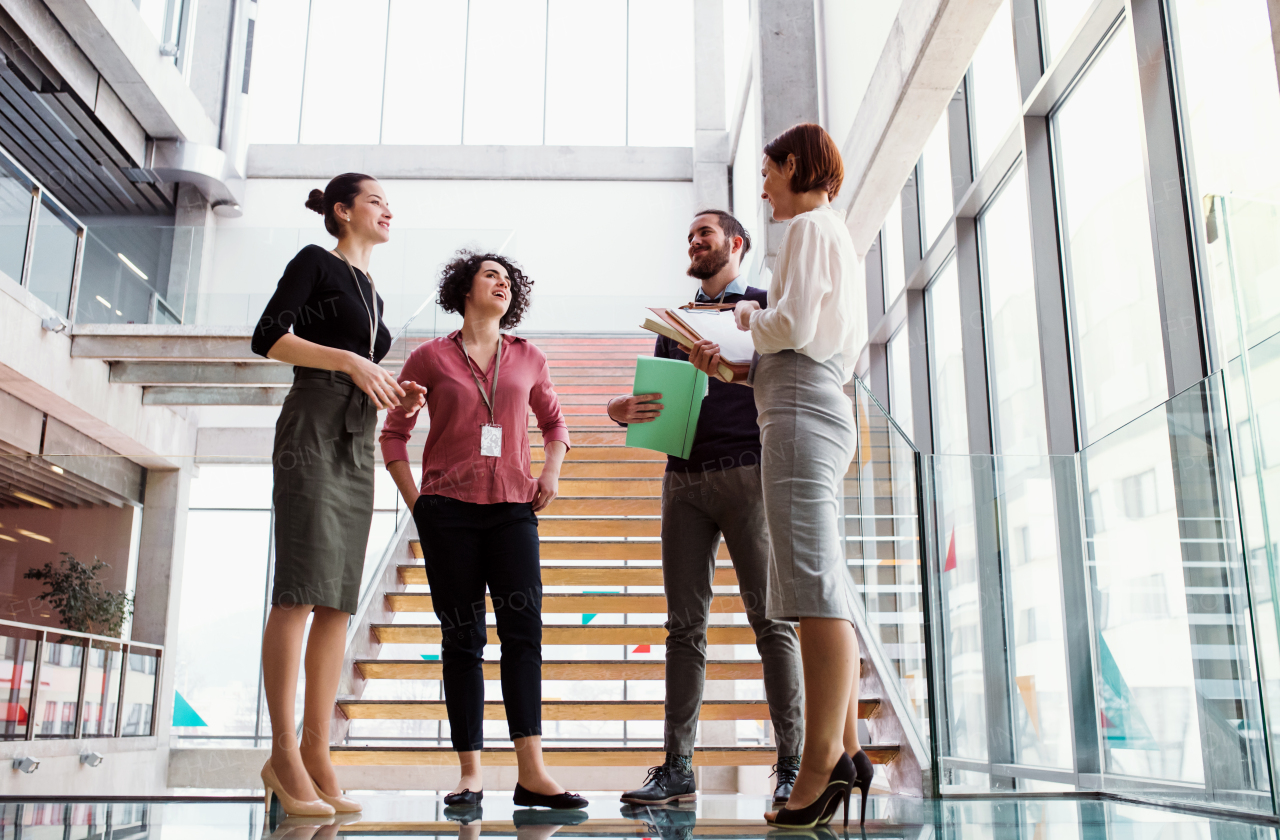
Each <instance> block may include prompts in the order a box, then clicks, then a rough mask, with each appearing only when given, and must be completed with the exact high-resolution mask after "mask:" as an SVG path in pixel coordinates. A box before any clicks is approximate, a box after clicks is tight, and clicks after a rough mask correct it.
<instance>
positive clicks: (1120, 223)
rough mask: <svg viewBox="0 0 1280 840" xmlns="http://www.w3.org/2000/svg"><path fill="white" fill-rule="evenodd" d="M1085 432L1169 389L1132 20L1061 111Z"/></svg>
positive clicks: (1113, 424) (1116, 421)
mask: <svg viewBox="0 0 1280 840" xmlns="http://www.w3.org/2000/svg"><path fill="white" fill-rule="evenodd" d="M1054 129H1055V136H1056V139H1057V142H1058V150H1059V161H1058V166H1059V169H1060V173H1061V178H1060V183H1061V195H1060V199H1059V200H1060V208H1061V212H1062V217H1063V219H1062V221H1063V225H1064V228H1065V230H1064V233H1063V240H1064V241H1065V243H1066V257H1067V272H1068V277H1069V280H1070V289H1071V304H1072V307H1071V314H1072V327H1073V334H1072V338H1073V340H1074V342H1075V354H1076V364H1077V368H1078V370H1077V375H1078V377H1079V386H1078V392H1079V393H1078V399H1079V403H1080V405H1079V410H1080V414H1081V420H1082V421H1083V422H1082V426H1083V431H1084V437H1085V438H1086V440H1097V439H1098V438H1100V437H1101V436H1103V435H1105V434H1107V433H1108V432H1111V431H1114V430H1115V429H1118V428H1119V427H1120V426H1122V425H1124V424H1125V423H1127V422H1129V421H1130V420H1132V419H1133V418H1135V417H1137V416H1138V415H1139V414H1141V413H1142V412H1143V411H1145V410H1147V409H1149V408H1151V407H1152V406H1154V405H1157V404H1159V403H1160V402H1162V401H1164V400H1165V399H1166V398H1167V397H1168V386H1167V384H1166V381H1165V364H1164V340H1163V337H1162V335H1161V327H1160V306H1159V301H1158V300H1157V297H1156V269H1155V260H1154V257H1153V255H1152V250H1153V249H1152V241H1151V223H1150V216H1149V214H1148V212H1147V189H1146V184H1145V181H1144V177H1143V172H1144V165H1143V154H1144V152H1143V128H1142V104H1141V101H1140V99H1139V96H1138V68H1137V63H1136V61H1135V59H1134V54H1133V41H1132V36H1131V34H1130V31H1129V26H1128V25H1127V24H1126V25H1124V26H1122V27H1120V28H1119V30H1118V31H1117V32H1116V33H1115V36H1114V37H1112V38H1111V40H1110V42H1109V43H1108V44H1107V46H1106V47H1105V48H1104V49H1103V51H1102V54H1101V55H1100V56H1099V57H1098V59H1097V60H1096V61H1095V62H1094V63H1093V65H1092V66H1091V67H1090V68H1089V69H1088V71H1087V72H1086V74H1085V76H1084V78H1083V79H1082V80H1081V81H1080V83H1079V85H1078V86H1077V87H1076V89H1075V91H1074V92H1072V94H1071V95H1070V97H1068V99H1067V101H1066V103H1065V104H1064V105H1063V106H1062V108H1061V109H1060V110H1059V112H1058V115H1057V118H1056V119H1055V120H1054Z"/></svg>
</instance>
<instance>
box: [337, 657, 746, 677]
mask: <svg viewBox="0 0 1280 840" xmlns="http://www.w3.org/2000/svg"><path fill="white" fill-rule="evenodd" d="M356 667H357V668H358V669H359V671H360V675H361V676H362V677H364V678H365V679H366V680H438V679H441V678H442V677H443V676H444V666H443V665H442V664H441V663H440V662H427V661H414V660H409V661H400V660H386V659H383V660H378V661H375V662H358V663H356ZM482 667H483V668H484V678H485V679H486V680H496V679H500V678H501V676H502V674H501V670H500V666H499V663H497V662H486V663H484V665H483V666H482ZM666 672H667V666H666V663H664V662H663V661H661V660H635V659H632V660H629V661H627V660H614V661H605V662H590V661H577V662H545V661H544V662H543V663H542V679H543V680H662V679H665V678H666ZM707 679H709V680H760V679H764V667H763V666H762V665H761V664H760V663H759V662H752V661H750V660H744V661H740V662H738V661H733V662H716V661H711V662H708V663H707Z"/></svg>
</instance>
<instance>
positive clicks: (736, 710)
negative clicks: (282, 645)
mask: <svg viewBox="0 0 1280 840" xmlns="http://www.w3.org/2000/svg"><path fill="white" fill-rule="evenodd" d="M338 705H339V706H341V707H342V712H343V714H345V715H346V716H347V718H348V719H350V720H448V719H449V711H448V708H447V707H446V706H445V704H444V703H443V702H439V703H432V702H421V701H420V702H405V703H395V702H382V703H339V704H338ZM879 707H880V703H879V701H877V700H866V701H860V702H859V703H858V717H860V718H863V719H866V718H869V717H871V716H872V715H873V714H875V712H876V710H877V709H878V708H879ZM484 719H485V720H506V719H507V711H506V707H505V706H504V705H503V704H502V701H501V700H490V701H487V702H486V703H485V704H484ZM542 719H543V720H664V719H665V717H664V709H663V704H662V703H661V702H649V703H626V702H611V703H574V702H550V703H543V704H542ZM698 719H699V720H759V721H765V720H769V704H768V703H716V702H715V701H712V700H708V701H705V702H704V703H703V704H702V707H701V709H700V711H699V712H698Z"/></svg>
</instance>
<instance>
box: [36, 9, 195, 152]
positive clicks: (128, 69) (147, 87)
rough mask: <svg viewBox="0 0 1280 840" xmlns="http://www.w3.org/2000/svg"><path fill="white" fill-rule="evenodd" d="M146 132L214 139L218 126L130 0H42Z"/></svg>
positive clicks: (162, 135)
mask: <svg viewBox="0 0 1280 840" xmlns="http://www.w3.org/2000/svg"><path fill="white" fill-rule="evenodd" d="M45 5H47V6H48V7H49V9H50V10H51V11H52V12H53V14H54V15H55V16H56V17H57V18H58V20H59V22H61V24H62V26H63V28H65V29H66V31H67V32H69V33H71V37H72V38H73V39H74V40H75V42H76V44H77V46H79V48H80V49H81V50H83V51H84V53H85V55H87V56H88V58H89V60H90V61H92V62H93V64H94V66H95V67H96V68H97V70H98V73H99V74H100V75H101V76H102V77H103V79H105V80H106V81H107V83H108V84H110V86H111V88H112V90H113V91H115V93H116V94H117V95H119V97H120V100H121V101H122V102H123V103H124V104H125V105H126V106H127V107H128V109H129V111H130V112H131V113H132V114H133V116H134V117H135V118H136V119H137V120H138V122H139V123H140V124H141V125H142V127H143V128H144V129H145V130H146V132H147V134H149V135H151V136H152V137H157V138H165V139H180V140H190V141H192V142H194V143H204V144H207V145H211V146H217V145H218V127H217V126H216V125H215V124H214V122H213V121H212V120H211V119H209V116H208V115H207V114H206V113H205V111H204V108H203V106H201V104H200V100H199V99H197V98H196V95H195V94H194V93H192V92H191V88H189V87H187V83H186V80H185V79H183V78H182V73H181V71H179V70H178V68H177V67H176V66H174V63H173V61H172V59H169V58H165V57H164V56H162V55H160V44H159V43H158V42H157V41H156V38H155V36H154V35H153V34H152V33H151V30H150V29H148V28H147V24H146V23H145V22H144V21H143V19H142V15H141V14H139V13H138V10H137V8H136V7H135V6H134V4H133V3H131V2H130V0H45Z"/></svg>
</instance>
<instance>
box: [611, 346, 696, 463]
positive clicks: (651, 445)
mask: <svg viewBox="0 0 1280 840" xmlns="http://www.w3.org/2000/svg"><path fill="white" fill-rule="evenodd" d="M631 393H632V394H662V399H660V400H658V402H660V403H662V413H661V414H659V415H658V419H657V420H654V421H652V422H650V423H632V424H631V425H629V426H627V446H634V447H636V448H637V449H655V450H657V451H658V452H665V453H667V454H668V455H675V456H676V457H677V458H688V457H689V452H690V450H692V449H693V436H694V434H695V433H696V432H697V430H698V415H700V414H701V413H702V398H703V397H705V396H706V395H707V375H706V374H705V373H703V372H702V371H700V370H698V369H697V368H696V367H694V366H693V365H691V364H689V363H688V362H682V361H680V360H679V359H663V358H659V357H657V356H640V357H638V358H637V359H636V381H635V386H634V387H633V388H632V389H631Z"/></svg>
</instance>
